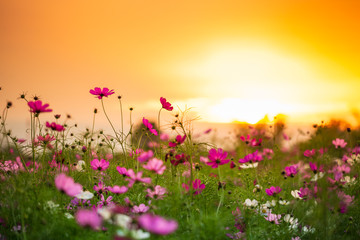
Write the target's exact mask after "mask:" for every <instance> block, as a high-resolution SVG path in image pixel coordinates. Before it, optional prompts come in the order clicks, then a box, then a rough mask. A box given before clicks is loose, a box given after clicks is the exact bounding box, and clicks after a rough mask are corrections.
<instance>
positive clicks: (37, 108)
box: [28, 100, 52, 114]
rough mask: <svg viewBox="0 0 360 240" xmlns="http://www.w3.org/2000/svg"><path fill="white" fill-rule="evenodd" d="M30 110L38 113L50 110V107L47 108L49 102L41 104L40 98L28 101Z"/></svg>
mask: <svg viewBox="0 0 360 240" xmlns="http://www.w3.org/2000/svg"><path fill="white" fill-rule="evenodd" d="M28 106H29V107H30V112H32V113H36V114H40V113H42V112H52V109H48V107H49V104H44V105H43V104H42V101H41V100H37V101H30V102H28Z"/></svg>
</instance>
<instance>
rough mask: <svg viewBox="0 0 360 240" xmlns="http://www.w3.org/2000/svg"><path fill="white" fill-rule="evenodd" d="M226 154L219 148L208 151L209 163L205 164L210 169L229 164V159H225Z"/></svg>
mask: <svg viewBox="0 0 360 240" xmlns="http://www.w3.org/2000/svg"><path fill="white" fill-rule="evenodd" d="M227 155H228V153H227V152H225V151H223V150H222V149H221V148H219V149H218V150H216V149H215V148H212V149H210V151H209V155H208V158H209V161H208V162H207V163H206V164H207V165H209V166H211V167H212V168H218V167H219V165H224V164H226V163H228V162H230V159H226V157H227Z"/></svg>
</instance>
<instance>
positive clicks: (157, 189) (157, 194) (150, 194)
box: [146, 185, 166, 199]
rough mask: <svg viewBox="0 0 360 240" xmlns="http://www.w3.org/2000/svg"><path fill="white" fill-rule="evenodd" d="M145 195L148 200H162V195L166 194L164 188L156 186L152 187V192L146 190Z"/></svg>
mask: <svg viewBox="0 0 360 240" xmlns="http://www.w3.org/2000/svg"><path fill="white" fill-rule="evenodd" d="M146 191H147V193H148V194H147V195H146V196H148V197H150V198H155V199H163V198H164V195H165V194H166V188H163V187H161V186H160V185H156V186H155V187H154V191H152V190H151V189H150V188H148V189H146Z"/></svg>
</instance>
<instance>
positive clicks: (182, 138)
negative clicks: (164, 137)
mask: <svg viewBox="0 0 360 240" xmlns="http://www.w3.org/2000/svg"><path fill="white" fill-rule="evenodd" d="M185 139H186V135H184V136H181V135H177V136H176V138H175V141H174V142H169V147H176V146H177V145H180V144H182V143H183V142H184V141H185Z"/></svg>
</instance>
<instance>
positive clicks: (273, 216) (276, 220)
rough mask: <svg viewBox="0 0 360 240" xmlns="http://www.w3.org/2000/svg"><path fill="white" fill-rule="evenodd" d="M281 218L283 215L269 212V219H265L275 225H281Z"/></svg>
mask: <svg viewBox="0 0 360 240" xmlns="http://www.w3.org/2000/svg"><path fill="white" fill-rule="evenodd" d="M280 218H281V215H280V214H278V215H276V214H272V213H271V212H269V214H268V215H267V217H265V219H266V220H268V221H269V222H271V223H275V224H280V223H279V220H280Z"/></svg>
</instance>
